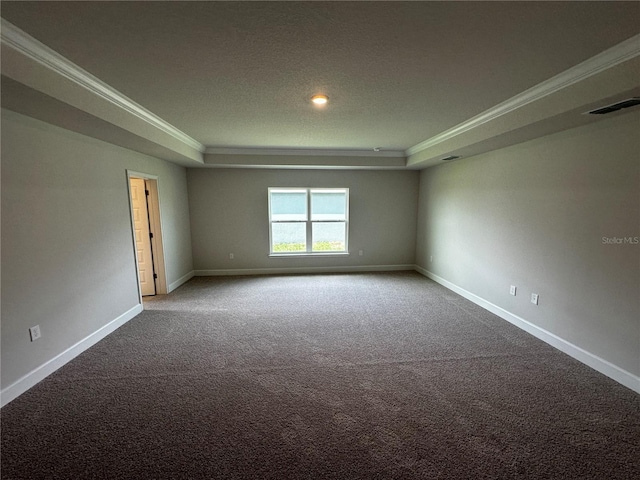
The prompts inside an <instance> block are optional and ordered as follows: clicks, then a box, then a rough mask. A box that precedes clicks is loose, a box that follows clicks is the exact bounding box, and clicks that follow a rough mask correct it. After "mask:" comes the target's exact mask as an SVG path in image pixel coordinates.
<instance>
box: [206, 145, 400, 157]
mask: <svg viewBox="0 0 640 480" xmlns="http://www.w3.org/2000/svg"><path fill="white" fill-rule="evenodd" d="M204 153H205V154H212V155H278V156H291V155H295V156H300V157H304V156H322V157H391V158H405V153H404V152H403V151H401V150H380V151H375V150H373V149H371V150H355V149H354V150H349V149H344V150H336V149H328V148H234V147H207V148H206V149H205V151H204Z"/></svg>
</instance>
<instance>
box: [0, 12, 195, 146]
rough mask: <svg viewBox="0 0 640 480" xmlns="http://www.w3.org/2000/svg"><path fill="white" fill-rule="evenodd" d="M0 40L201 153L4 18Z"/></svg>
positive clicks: (178, 133) (180, 134) (186, 137)
mask: <svg viewBox="0 0 640 480" xmlns="http://www.w3.org/2000/svg"><path fill="white" fill-rule="evenodd" d="M1 38H2V43H3V44H5V45H7V46H9V47H11V48H13V49H15V50H17V51H18V52H20V53H22V54H23V55H25V56H27V57H28V58H30V59H32V60H34V61H35V62H37V63H39V64H40V65H42V66H44V67H46V68H48V69H50V70H52V71H54V72H55V73H57V74H58V75H61V76H62V77H64V78H66V79H68V80H71V81H72V82H73V83H75V84H76V85H79V86H81V87H83V88H85V89H86V90H89V91H90V92H91V93H93V94H95V95H97V96H99V97H100V98H103V99H104V100H107V101H109V102H111V103H112V104H114V105H116V106H117V107H120V108H121V109H122V110H125V111H126V112H128V113H130V114H132V115H134V116H136V117H138V118H139V119H141V120H143V121H145V122H147V123H148V124H150V125H152V126H153V127H155V128H157V129H159V130H161V131H163V132H164V133H166V134H168V135H170V136H172V137H173V138H175V139H176V140H179V141H180V142H182V143H184V144H185V145H187V146H189V147H191V148H193V149H195V150H198V151H199V152H201V153H202V152H204V151H205V147H204V145H202V144H201V143H200V142H198V141H197V140H195V139H193V138H191V137H190V136H189V135H187V134H186V133H184V132H183V131H181V130H178V129H177V128H176V127H174V126H173V125H171V124H170V123H168V122H166V121H165V120H163V119H162V118H160V117H159V116H157V115H156V114H154V113H152V112H150V111H149V110H147V109H146V108H144V107H143V106H142V105H139V104H138V103H136V102H134V101H133V100H131V99H130V98H129V97H126V96H125V95H123V94H122V93H120V92H119V91H117V90H116V89H115V88H113V87H112V86H110V85H107V84H106V83H105V82H103V81H102V80H100V79H99V78H97V77H95V76H94V75H92V74H90V73H89V72H87V71H86V70H84V69H82V68H81V67H79V66H78V65H76V64H75V63H73V62H71V61H70V60H68V59H67V58H65V57H63V56H62V55H60V54H59V53H58V52H56V51H54V50H52V49H51V48H49V47H47V46H46V45H45V44H43V43H41V42H39V41H38V40H36V39H35V38H33V37H32V36H31V35H29V34H27V33H26V32H24V31H22V30H21V29H19V28H18V27H16V26H15V25H13V24H12V23H10V22H8V21H6V20H5V19H4V18H3V19H2V29H1Z"/></svg>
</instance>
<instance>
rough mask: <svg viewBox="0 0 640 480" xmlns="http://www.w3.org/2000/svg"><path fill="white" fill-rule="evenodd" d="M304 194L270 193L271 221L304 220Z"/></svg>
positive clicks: (305, 215)
mask: <svg viewBox="0 0 640 480" xmlns="http://www.w3.org/2000/svg"><path fill="white" fill-rule="evenodd" d="M306 219H307V193H306V192H271V220H274V221H283V220H285V221H286V220H306Z"/></svg>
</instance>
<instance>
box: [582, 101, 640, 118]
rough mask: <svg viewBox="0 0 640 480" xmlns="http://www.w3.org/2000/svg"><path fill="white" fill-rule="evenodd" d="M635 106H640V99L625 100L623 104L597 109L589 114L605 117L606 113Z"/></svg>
mask: <svg viewBox="0 0 640 480" xmlns="http://www.w3.org/2000/svg"><path fill="white" fill-rule="evenodd" d="M635 105H640V97H633V98H630V99H628V100H623V101H622V102H618V103H614V104H613V105H607V106H606V107H601V108H596V109H595V110H591V111H590V112H589V113H590V114H591V115H604V114H605V113H611V112H617V111H618V110H622V109H623V108H629V107H633V106H635Z"/></svg>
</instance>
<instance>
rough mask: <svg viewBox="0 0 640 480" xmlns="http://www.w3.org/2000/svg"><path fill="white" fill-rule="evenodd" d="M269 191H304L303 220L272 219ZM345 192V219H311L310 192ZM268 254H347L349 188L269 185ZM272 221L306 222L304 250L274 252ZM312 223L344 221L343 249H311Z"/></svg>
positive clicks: (269, 194)
mask: <svg viewBox="0 0 640 480" xmlns="http://www.w3.org/2000/svg"><path fill="white" fill-rule="evenodd" d="M271 192H280V193H304V194H305V195H306V200H307V208H306V219H305V220H281V221H279V220H273V219H272V218H271ZM312 192H313V193H333V192H341V193H345V196H346V198H345V203H346V205H345V219H344V220H311V193H312ZM268 201H269V256H270V257H292V256H306V255H311V256H323V255H324V256H334V255H349V189H348V188H336V187H332V188H323V187H269V189H268ZM274 223H305V224H306V246H307V249H306V251H298V252H274V251H273V224H274ZM314 223H344V227H345V234H344V235H345V236H344V250H336V251H331V250H325V251H318V252H314V251H313V250H312V249H313V224H314Z"/></svg>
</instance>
